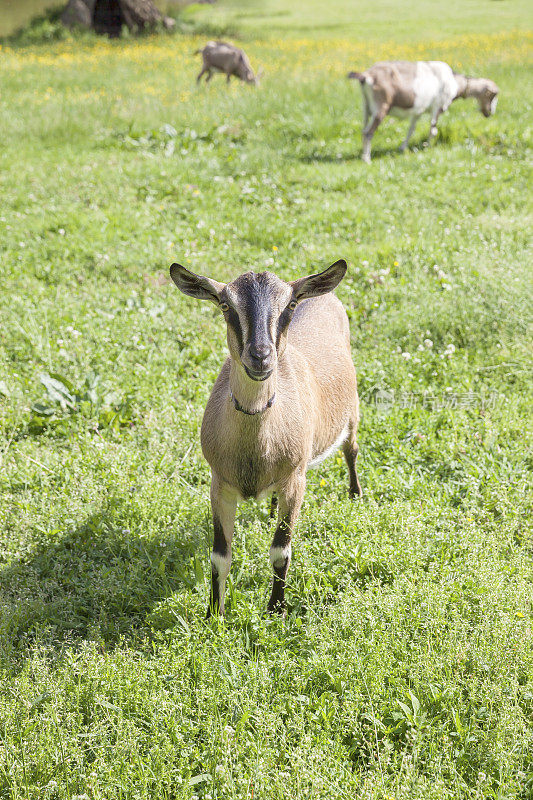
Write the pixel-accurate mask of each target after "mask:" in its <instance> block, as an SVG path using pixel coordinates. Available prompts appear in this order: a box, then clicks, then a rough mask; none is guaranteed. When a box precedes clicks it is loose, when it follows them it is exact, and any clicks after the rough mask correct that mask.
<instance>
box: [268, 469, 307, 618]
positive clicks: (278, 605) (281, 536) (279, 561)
mask: <svg viewBox="0 0 533 800" xmlns="http://www.w3.org/2000/svg"><path fill="white" fill-rule="evenodd" d="M304 492H305V474H299V473H298V474H296V475H293V476H292V477H291V478H290V480H289V481H288V483H287V484H285V485H284V486H280V487H278V497H279V509H278V526H277V528H276V532H275V534H274V538H273V540H272V544H271V546H270V563H271V564H272V569H273V570H274V580H273V583H272V593H271V595H270V600H269V601H268V611H269V612H270V613H272V612H277V613H279V614H285V582H286V579H287V571H288V569H289V564H290V563H291V552H292V549H291V536H292V532H293V530H294V526H295V525H296V520H297V519H298V514H299V513H300V508H301V506H302V500H303V497H304Z"/></svg>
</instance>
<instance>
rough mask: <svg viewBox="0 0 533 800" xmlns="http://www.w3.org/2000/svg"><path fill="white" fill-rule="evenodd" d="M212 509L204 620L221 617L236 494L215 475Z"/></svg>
mask: <svg viewBox="0 0 533 800" xmlns="http://www.w3.org/2000/svg"><path fill="white" fill-rule="evenodd" d="M211 507H212V509H213V529H214V536H213V552H212V553H211V598H210V600H209V606H208V608H207V616H208V617H210V616H211V614H221V615H223V614H224V597H225V594H226V579H227V577H228V575H229V571H230V568H231V542H232V539H233V531H234V528H235V512H236V510H237V493H236V492H235V490H234V489H232V488H231V487H230V486H228V485H227V484H224V483H222V482H221V481H219V480H218V479H217V478H216V477H215V476H214V475H213V477H212V478H211Z"/></svg>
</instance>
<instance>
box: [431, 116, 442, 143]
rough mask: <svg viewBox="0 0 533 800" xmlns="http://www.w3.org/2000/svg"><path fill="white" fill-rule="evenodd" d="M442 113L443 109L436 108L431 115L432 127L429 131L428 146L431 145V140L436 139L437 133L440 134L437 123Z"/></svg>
mask: <svg viewBox="0 0 533 800" xmlns="http://www.w3.org/2000/svg"><path fill="white" fill-rule="evenodd" d="M441 113H442V109H441V108H436V109H435V110H434V111H433V113H432V115H431V126H430V129H429V136H428V144H431V140H432V139H434V138H435V136H436V135H437V133H438V132H439V130H438V128H437V122H438V120H439V117H440V115H441Z"/></svg>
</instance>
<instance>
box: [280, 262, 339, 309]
mask: <svg viewBox="0 0 533 800" xmlns="http://www.w3.org/2000/svg"><path fill="white" fill-rule="evenodd" d="M347 269H348V265H347V264H346V261H345V260H344V259H343V258H341V259H340V260H339V261H335V263H334V264H332V265H331V267H328V268H327V269H325V270H324V272H318V273H317V274H316V275H308V276H307V277H306V278H299V279H298V280H297V281H292V282H291V286H292V288H293V292H294V295H295V297H296V299H297V300H305V299H306V297H318V296H319V295H321V294H326V293H327V292H332V291H333V289H335V287H336V286H338V285H339V283H340V282H341V281H342V279H343V278H344V276H345V275H346V270H347Z"/></svg>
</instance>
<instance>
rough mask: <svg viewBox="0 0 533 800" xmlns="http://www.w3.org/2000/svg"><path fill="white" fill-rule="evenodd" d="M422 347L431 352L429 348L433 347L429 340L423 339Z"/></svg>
mask: <svg viewBox="0 0 533 800" xmlns="http://www.w3.org/2000/svg"><path fill="white" fill-rule="evenodd" d="M424 345H425V347H427V349H428V350H431V348H432V347H433V342H432V341H431V339H424Z"/></svg>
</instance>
